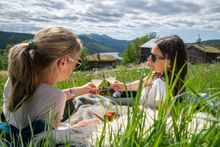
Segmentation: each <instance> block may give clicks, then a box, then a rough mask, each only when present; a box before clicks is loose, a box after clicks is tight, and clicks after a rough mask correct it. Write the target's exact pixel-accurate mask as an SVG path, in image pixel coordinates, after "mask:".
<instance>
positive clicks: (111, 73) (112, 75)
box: [104, 69, 116, 84]
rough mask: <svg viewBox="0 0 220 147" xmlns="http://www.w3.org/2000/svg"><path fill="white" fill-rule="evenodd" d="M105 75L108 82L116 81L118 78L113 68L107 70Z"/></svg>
mask: <svg viewBox="0 0 220 147" xmlns="http://www.w3.org/2000/svg"><path fill="white" fill-rule="evenodd" d="M104 76H105V80H106V81H107V82H109V83H110V84H112V83H114V82H115V80H116V74H115V71H114V70H113V69H111V70H106V71H105V74H104Z"/></svg>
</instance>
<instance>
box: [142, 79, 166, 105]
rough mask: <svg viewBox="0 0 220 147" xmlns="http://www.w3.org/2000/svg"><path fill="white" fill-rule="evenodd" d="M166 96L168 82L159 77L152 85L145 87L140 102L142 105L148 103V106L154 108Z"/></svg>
mask: <svg viewBox="0 0 220 147" xmlns="http://www.w3.org/2000/svg"><path fill="white" fill-rule="evenodd" d="M165 98H166V83H165V81H164V80H162V79H161V78H157V79H156V80H154V81H153V84H152V87H151V88H150V89H149V87H146V88H143V89H142V92H141V100H140V103H141V104H142V105H144V104H146V107H147V106H148V107H150V108H154V101H155V102H156V104H155V106H157V105H158V102H159V101H161V100H164V99H165Z"/></svg>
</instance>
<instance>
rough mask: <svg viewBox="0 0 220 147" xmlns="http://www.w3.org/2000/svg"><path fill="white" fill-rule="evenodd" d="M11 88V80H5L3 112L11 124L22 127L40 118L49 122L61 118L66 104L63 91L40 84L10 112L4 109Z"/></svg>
mask: <svg viewBox="0 0 220 147" xmlns="http://www.w3.org/2000/svg"><path fill="white" fill-rule="evenodd" d="M11 89H12V88H11V82H10V81H9V80H7V82H6V84H5V86H4V94H3V98H4V103H3V112H4V114H5V116H6V120H7V122H8V123H10V124H11V125H13V126H15V127H17V128H19V129H22V128H24V127H26V126H28V125H29V124H30V122H33V121H35V120H39V119H40V120H43V121H46V122H47V121H49V122H50V123H51V122H54V120H56V121H60V120H61V119H62V118H63V113H64V108H65V105H66V95H65V93H64V92H63V91H61V90H59V89H57V88H55V87H53V86H51V85H49V84H41V85H40V86H38V88H37V89H36V90H35V92H34V93H33V95H32V96H31V97H30V98H29V99H27V100H26V101H24V102H23V104H22V105H21V107H20V108H19V109H17V110H16V111H15V112H13V113H11V112H8V111H7V109H6V108H7V106H8V99H9V95H10V91H11Z"/></svg>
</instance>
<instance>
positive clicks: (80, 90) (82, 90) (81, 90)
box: [63, 82, 99, 100]
mask: <svg viewBox="0 0 220 147" xmlns="http://www.w3.org/2000/svg"><path fill="white" fill-rule="evenodd" d="M63 92H64V93H65V94H66V97H67V100H69V99H72V98H74V97H76V96H79V95H83V94H86V93H91V94H97V93H99V88H98V87H96V86H95V85H94V84H93V83H91V82H89V83H87V84H85V85H83V86H81V87H73V88H68V89H64V90H63Z"/></svg>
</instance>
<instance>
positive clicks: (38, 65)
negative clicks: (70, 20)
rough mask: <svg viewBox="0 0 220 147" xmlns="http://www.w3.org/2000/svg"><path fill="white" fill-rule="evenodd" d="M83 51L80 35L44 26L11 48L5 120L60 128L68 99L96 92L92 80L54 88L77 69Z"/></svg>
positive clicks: (11, 123)
mask: <svg viewBox="0 0 220 147" xmlns="http://www.w3.org/2000/svg"><path fill="white" fill-rule="evenodd" d="M81 50H82V44H81V42H80V40H79V38H78V37H77V36H76V35H74V34H73V33H72V32H71V31H69V30H67V29H65V28H62V27H50V28H45V29H42V30H40V31H39V32H37V33H36V35H35V36H34V39H33V40H32V41H30V42H29V43H20V44H17V45H15V46H14V47H12V48H11V49H10V51H9V55H8V63H9V66H8V74H9V80H8V81H7V82H6V84H5V89H4V104H3V105H4V106H3V112H4V114H5V116H6V121H7V122H8V123H9V124H10V125H12V126H14V127H16V128H18V129H23V128H25V127H27V126H28V125H29V124H30V123H32V122H34V121H36V120H42V121H44V122H49V123H51V124H52V125H53V126H54V128H57V127H58V126H59V124H60V121H61V120H62V118H63V113H64V108H65V105H66V101H67V100H69V99H71V98H73V97H74V96H77V95H81V94H85V93H97V91H98V89H97V88H96V87H95V85H93V84H92V83H87V84H85V85H84V86H82V87H77V88H70V89H65V90H60V89H58V88H56V87H54V84H56V83H57V82H60V81H63V80H65V79H67V77H68V76H69V75H70V74H71V73H72V71H73V70H74V69H75V67H76V65H77V64H78V59H79V57H80V53H81Z"/></svg>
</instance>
